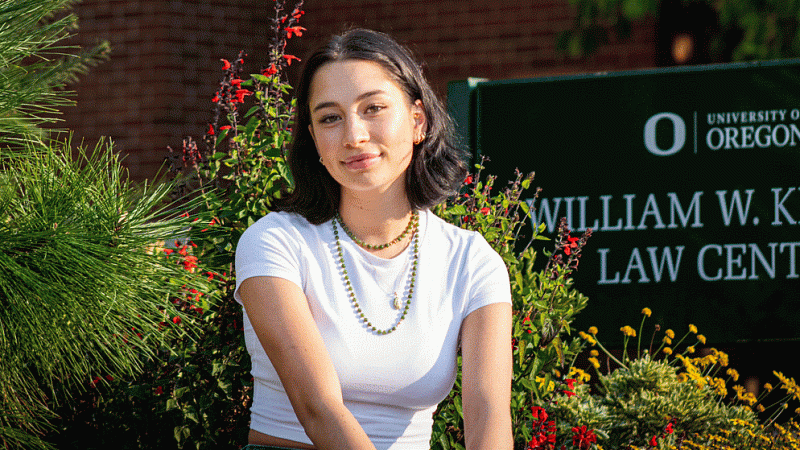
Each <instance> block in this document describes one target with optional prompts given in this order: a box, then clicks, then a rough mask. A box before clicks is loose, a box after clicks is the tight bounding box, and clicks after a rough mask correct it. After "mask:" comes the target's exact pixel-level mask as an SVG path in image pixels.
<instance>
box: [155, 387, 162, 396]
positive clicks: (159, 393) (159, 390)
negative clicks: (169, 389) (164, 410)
mask: <svg viewBox="0 0 800 450" xmlns="http://www.w3.org/2000/svg"><path fill="white" fill-rule="evenodd" d="M163 393H164V388H162V387H161V386H156V395H161V394H163Z"/></svg>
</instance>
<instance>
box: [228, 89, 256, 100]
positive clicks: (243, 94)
mask: <svg viewBox="0 0 800 450" xmlns="http://www.w3.org/2000/svg"><path fill="white" fill-rule="evenodd" d="M252 94H253V93H252V92H250V91H248V90H247V89H237V90H236V99H235V100H231V101H232V102H234V103H242V102H243V101H244V98H245V97H246V96H248V95H252Z"/></svg>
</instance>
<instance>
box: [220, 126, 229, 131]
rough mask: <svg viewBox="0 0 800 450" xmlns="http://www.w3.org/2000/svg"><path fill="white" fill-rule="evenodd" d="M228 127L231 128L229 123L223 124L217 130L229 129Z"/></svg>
mask: <svg viewBox="0 0 800 450" xmlns="http://www.w3.org/2000/svg"><path fill="white" fill-rule="evenodd" d="M230 129H231V126H230V125H223V126H221V127H219V131H222V130H230Z"/></svg>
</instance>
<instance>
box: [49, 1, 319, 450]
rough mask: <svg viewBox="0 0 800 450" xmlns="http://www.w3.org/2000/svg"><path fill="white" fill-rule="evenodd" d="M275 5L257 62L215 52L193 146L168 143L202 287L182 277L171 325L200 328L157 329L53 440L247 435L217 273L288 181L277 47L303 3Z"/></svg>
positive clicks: (246, 386) (194, 443) (246, 389)
mask: <svg viewBox="0 0 800 450" xmlns="http://www.w3.org/2000/svg"><path fill="white" fill-rule="evenodd" d="M275 6H276V9H275V16H274V18H273V19H272V23H273V26H274V28H273V31H274V32H275V38H274V40H273V43H272V44H271V48H270V49H269V50H268V54H269V57H270V59H269V62H268V63H267V65H266V67H265V68H263V70H260V71H258V72H257V73H254V74H250V76H249V77H248V76H245V75H244V73H245V72H244V60H245V58H246V55H245V54H244V53H243V52H242V53H240V54H239V55H238V56H237V57H236V58H235V59H232V60H230V61H227V60H223V61H222V70H223V77H222V80H221V82H220V85H219V89H218V91H217V92H216V93H215V94H214V99H213V103H214V107H215V110H214V119H213V121H212V123H211V124H209V128H208V130H207V132H206V134H205V135H204V137H203V138H202V140H200V142H199V145H198V142H197V141H195V140H192V139H187V140H186V141H184V143H183V147H182V148H181V149H180V150H172V149H171V163H172V167H171V172H172V174H173V175H174V176H175V180H176V181H175V186H176V190H175V192H173V196H174V197H175V198H181V197H183V196H185V195H189V196H190V197H192V198H193V201H192V203H190V204H188V205H185V207H184V209H185V210H186V211H187V215H189V214H190V219H187V220H189V225H188V226H187V230H186V237H187V238H188V239H189V242H191V244H192V245H193V246H192V245H190V246H189V249H191V251H192V255H191V256H195V257H197V258H198V259H199V262H200V263H202V266H203V270H202V274H203V275H204V276H205V277H206V278H205V279H204V282H205V283H209V284H210V285H211V286H208V285H204V284H203V283H200V282H199V280H195V281H194V282H193V283H192V284H188V285H187V288H186V289H188V290H189V292H190V293H191V294H193V295H194V296H197V295H198V294H200V299H201V303H197V302H195V301H194V300H193V299H188V300H187V299H185V298H180V297H178V298H174V299H173V300H174V301H176V302H177V303H176V307H177V308H178V309H180V310H183V311H185V312H186V313H187V315H186V316H184V317H183V321H182V324H181V326H189V327H191V328H195V327H199V328H201V330H202V331H201V332H200V333H199V334H198V336H196V338H194V339H187V338H186V337H185V336H183V335H180V334H176V333H174V332H171V333H168V334H166V335H165V338H166V339H167V342H166V343H165V345H163V346H161V347H160V349H159V351H158V354H157V356H158V357H157V358H154V359H145V360H143V361H142V364H143V365H144V368H145V370H144V371H143V372H142V373H141V374H140V375H137V376H136V377H133V378H128V379H124V380H119V381H118V382H115V383H113V384H110V385H109V386H104V387H103V389H98V390H97V391H94V392H92V393H91V394H92V395H90V396H88V397H87V399H86V403H87V404H89V405H92V406H91V407H87V408H86V411H78V412H75V413H74V414H73V415H72V416H71V417H70V418H69V419H68V420H65V421H63V422H62V423H61V424H60V428H61V433H60V434H59V436H58V439H59V440H60V443H61V448H82V449H84V448H104V447H106V446H108V445H111V444H113V445H114V446H115V447H116V448H130V449H151V448H159V449H170V448H176V449H177V448H181V449H183V448H197V449H202V448H213V449H225V448H229V449H235V448H239V447H240V446H241V445H242V443H244V442H246V440H247V433H248V431H249V419H250V417H249V414H248V411H247V408H248V407H249V406H250V401H251V396H252V376H251V375H250V373H249V371H250V359H249V355H248V353H247V350H246V348H245V343H244V333H243V328H242V315H241V307H240V306H239V305H238V304H237V303H236V302H235V300H234V299H233V290H234V286H235V285H234V280H233V278H232V277H229V276H228V274H230V273H231V271H232V269H233V256H234V248H235V245H236V242H238V240H239V237H240V236H241V234H242V232H244V230H245V229H246V228H247V227H248V226H249V225H251V224H252V223H253V222H255V220H257V219H258V218H260V217H262V216H264V215H265V214H267V213H268V212H269V210H270V205H271V204H272V202H273V201H274V199H275V198H277V197H279V196H280V195H281V191H282V190H283V189H289V188H290V186H291V181H290V178H289V174H288V171H287V168H286V163H285V157H284V156H285V151H286V150H285V149H286V147H287V145H288V142H289V140H290V136H291V126H292V122H291V120H292V115H293V106H294V101H293V100H292V99H291V98H289V95H288V94H289V93H290V88H289V85H288V83H287V82H286V81H285V78H284V77H285V74H286V68H287V66H288V65H289V61H290V59H289V58H287V57H285V55H284V54H283V49H284V47H285V45H286V39H287V38H288V33H287V30H289V29H292V30H293V33H297V30H298V28H299V26H298V25H297V23H298V20H299V19H300V17H301V16H302V14H303V12H302V11H301V10H300V8H301V6H302V2H300V3H298V4H296V5H295V7H294V9H286V8H285V3H284V2H283V1H278V2H276V4H275ZM300 31H302V29H300ZM181 244H182V246H183V245H186V244H185V242H181ZM192 291H194V292H192ZM195 298H197V297H195ZM203 301H205V303H202V302H203ZM198 306H199V308H198ZM198 309H199V311H198ZM173 328H174V327H173ZM165 331H169V330H168V329H167V330H165ZM89 414H91V421H90V420H88V419H87V417H88V416H89ZM76 430H80V431H76ZM120 436H124V437H125V438H124V439H120Z"/></svg>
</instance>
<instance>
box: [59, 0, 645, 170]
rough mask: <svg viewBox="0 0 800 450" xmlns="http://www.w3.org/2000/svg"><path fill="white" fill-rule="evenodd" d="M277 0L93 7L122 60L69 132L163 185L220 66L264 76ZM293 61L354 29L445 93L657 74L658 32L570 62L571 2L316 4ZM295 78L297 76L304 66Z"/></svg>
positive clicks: (105, 73)
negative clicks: (408, 57)
mask: <svg viewBox="0 0 800 450" xmlns="http://www.w3.org/2000/svg"><path fill="white" fill-rule="evenodd" d="M272 5H273V2H272V1H270V0H224V1H223V0H194V1H190V0H138V1H118V0H111V1H98V0H83V2H81V3H79V4H77V6H76V8H75V13H76V14H77V15H78V16H79V18H80V30H79V33H78V35H77V36H76V37H75V41H76V43H78V44H79V45H81V46H84V47H87V46H90V45H91V44H92V43H94V42H96V41H97V40H99V39H106V40H108V41H110V42H111V45H112V47H113V50H112V55H111V59H110V60H109V61H108V62H106V63H104V64H102V65H100V66H99V67H96V68H94V69H92V70H91V71H90V72H89V74H88V75H85V76H83V77H82V79H81V81H80V83H78V84H77V85H76V86H74V88H75V89H76V91H77V94H78V96H77V101H78V105H77V106H76V107H71V108H69V109H68V110H66V111H65V115H64V119H65V120H66V122H65V123H64V124H63V125H64V126H65V127H67V128H70V129H72V130H74V131H75V135H76V137H77V138H78V139H86V142H87V143H89V144H92V143H93V142H94V141H95V140H96V139H97V138H99V137H100V136H111V137H112V138H113V139H114V141H115V146H116V148H117V149H118V150H119V151H120V152H122V153H123V154H125V155H126V159H125V164H126V165H127V166H128V167H129V169H130V173H131V175H132V176H133V178H135V179H143V178H149V177H152V176H153V175H154V174H155V173H156V171H157V170H158V168H159V167H160V166H161V163H162V161H163V159H164V156H165V155H166V152H167V150H166V147H167V146H168V145H169V146H172V147H173V148H176V147H180V144H181V141H182V139H183V137H185V136H187V135H192V136H199V135H201V134H202V133H203V131H204V130H205V124H206V123H208V121H209V119H210V118H211V109H210V107H211V104H210V101H209V99H210V98H211V97H212V96H213V94H214V91H215V90H216V85H217V83H218V81H219V77H220V75H221V72H220V71H219V68H220V66H221V63H220V61H219V58H229V59H230V58H233V57H235V55H236V54H237V52H238V51H239V50H245V51H247V52H248V54H249V56H248V58H247V61H248V63H247V67H248V68H251V69H252V70H253V71H256V70H258V69H259V68H260V66H261V65H262V64H263V62H264V61H265V58H264V57H263V55H261V54H260V53H259V52H260V50H262V49H265V48H266V44H267V41H268V39H269V38H270V37H271V33H270V31H269V25H268V21H267V20H268V18H270V17H272V16H273V14H274V12H273V10H272ZM304 9H305V11H306V14H305V15H304V16H303V19H302V21H301V25H302V26H304V27H306V28H307V29H308V30H307V32H306V33H305V34H304V35H303V37H302V38H300V39H299V40H298V39H293V40H292V41H290V45H289V47H288V48H287V52H289V53H292V54H295V55H297V56H300V57H301V58H302V57H303V55H304V54H306V53H307V52H309V51H310V50H311V49H312V48H314V47H316V45H318V43H320V42H322V41H323V40H324V39H325V38H326V37H327V36H329V35H330V34H332V33H337V32H340V31H342V30H344V29H346V28H348V27H350V26H362V27H368V28H373V29H377V30H380V31H385V32H388V33H390V34H392V35H393V36H394V37H395V38H396V39H398V40H399V41H401V42H403V43H406V44H407V45H408V46H409V47H410V48H411V49H412V50H413V51H414V52H415V54H416V56H417V57H418V58H419V59H420V60H422V61H423V62H424V63H425V65H426V72H427V75H428V76H429V78H430V80H431V82H432V84H433V86H434V88H435V89H436V90H437V91H438V92H439V93H440V94H442V95H444V93H446V87H447V82H448V81H450V80H456V79H464V78H466V77H470V76H472V77H483V78H490V79H504V78H521V77H534V76H540V75H553V74H563V73H577V72H595V71H612V70H622V69H631V68H641V67H652V66H653V65H654V64H655V60H656V54H655V53H656V38H655V27H654V25H653V23H652V22H650V21H645V22H642V23H639V24H636V26H635V27H634V29H633V33H632V37H631V39H629V40H628V41H625V42H622V43H611V44H610V45H607V46H605V47H603V48H602V49H601V50H600V51H599V52H598V53H597V54H596V55H594V56H592V57H591V58H587V59H583V60H570V59H568V58H565V57H563V56H561V55H559V54H557V53H556V52H555V48H554V46H555V37H556V35H557V33H558V32H559V31H561V30H564V29H566V28H568V27H569V26H570V24H571V23H572V20H573V16H574V11H573V9H572V7H571V6H570V5H569V3H568V1H567V0H529V1H520V0H471V1H467V0H307V1H306V2H305V6H304ZM292 69H293V71H292V72H291V73H290V74H291V75H292V77H296V75H297V74H296V72H297V70H299V69H298V68H296V67H295V66H293V67H292Z"/></svg>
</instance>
